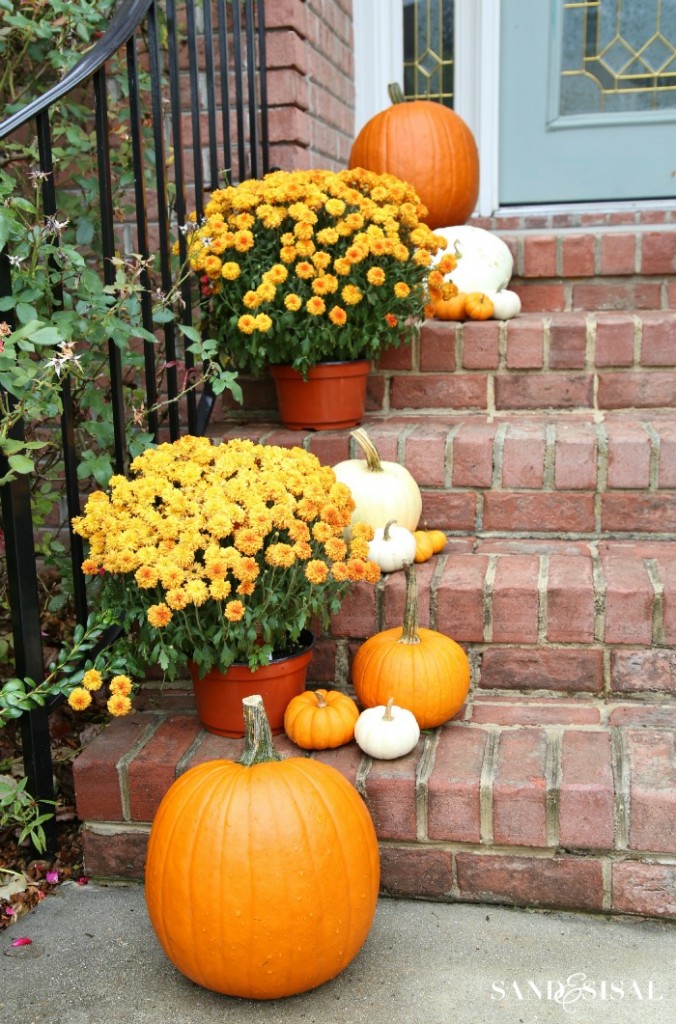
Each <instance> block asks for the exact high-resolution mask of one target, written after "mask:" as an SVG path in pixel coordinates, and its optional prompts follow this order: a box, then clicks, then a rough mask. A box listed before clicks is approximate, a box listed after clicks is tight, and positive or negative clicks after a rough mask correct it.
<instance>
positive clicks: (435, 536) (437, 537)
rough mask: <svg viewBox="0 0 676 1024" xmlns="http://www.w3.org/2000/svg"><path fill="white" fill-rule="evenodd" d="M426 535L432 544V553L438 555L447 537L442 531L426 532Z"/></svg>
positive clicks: (444, 545)
mask: <svg viewBox="0 0 676 1024" xmlns="http://www.w3.org/2000/svg"><path fill="white" fill-rule="evenodd" d="M427 535H428V537H429V538H430V540H431V542H432V551H433V552H434V554H435V555H438V554H439V552H440V551H443V550H444V548H445V547H446V541H447V540H448V537H447V536H446V534H445V533H444V531H443V530H428V531H427Z"/></svg>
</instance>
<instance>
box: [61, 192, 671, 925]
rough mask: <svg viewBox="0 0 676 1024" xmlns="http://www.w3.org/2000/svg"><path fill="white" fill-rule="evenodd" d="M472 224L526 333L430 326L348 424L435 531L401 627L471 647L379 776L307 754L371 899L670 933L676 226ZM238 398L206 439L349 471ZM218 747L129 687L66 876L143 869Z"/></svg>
mask: <svg viewBox="0 0 676 1024" xmlns="http://www.w3.org/2000/svg"><path fill="white" fill-rule="evenodd" d="M483 226H487V227H491V228H492V229H494V230H496V231H497V232H498V233H499V234H500V235H501V237H503V238H505V240H506V241H507V242H508V244H509V245H510V247H511V248H512V251H513V252H514V256H515V276H514V278H513V281H512V285H511V287H513V288H514V290H516V291H517V292H519V294H520V295H521V297H522V302H523V308H524V311H523V313H522V315H520V316H519V317H518V318H516V319H515V320H512V321H508V322H505V323H498V322H496V321H488V322H485V323H467V324H449V323H439V322H427V323H426V324H425V325H424V327H423V329H422V332H421V336H420V339H419V341H418V342H417V343H416V344H415V345H413V346H412V348H411V349H406V350H400V351H395V352H393V353H390V354H388V356H387V357H386V358H385V359H383V361H382V362H381V364H380V365H379V366H378V367H377V368H376V369H375V370H374V372H373V373H372V375H371V378H370V381H369V395H368V410H367V417H366V421H365V426H366V427H367V429H368V431H369V433H370V435H371V436H372V438H373V440H374V441H375V443H376V445H377V447H378V449H379V451H380V454H381V456H382V457H383V458H385V459H398V460H399V461H401V462H402V463H404V464H405V465H406V466H407V467H408V468H409V469H410V470H411V472H412V473H413V475H414V476H415V477H416V479H417V480H418V482H419V483H420V486H421V489H422V492H423V520H425V521H426V522H427V523H428V525H430V526H434V527H440V528H442V529H444V530H446V531H447V533H448V537H449V542H448V544H447V547H446V549H445V551H444V552H443V553H442V554H441V555H440V556H437V557H435V558H434V559H433V560H431V561H430V562H428V563H425V564H424V565H422V566H420V567H419V589H420V594H421V608H420V617H421V623H422V624H424V625H430V626H431V627H432V628H436V629H439V630H442V631H443V632H446V633H449V634H450V635H451V636H453V637H454V638H455V639H456V640H458V641H459V642H460V643H462V644H463V646H464V647H465V648H466V649H467V651H468V654H469V657H470V661H471V665H472V690H471V693H470V697H469V699H468V701H467V704H466V706H465V708H464V709H463V710H462V711H461V712H460V714H459V715H458V716H457V717H456V718H455V719H454V720H453V721H452V722H450V723H448V724H446V725H444V726H442V727H441V728H439V729H436V730H434V731H432V732H430V733H429V734H425V735H423V736H422V737H421V739H420V742H419V744H418V747H417V748H416V750H415V751H414V752H413V753H411V754H410V755H408V756H407V757H404V758H401V759H399V760H397V761H394V762H378V761H372V760H371V759H369V758H367V757H362V756H361V755H360V753H359V751H358V750H357V748H356V747H355V746H354V745H350V746H348V747H345V748H341V749H340V750H338V751H335V752H330V753H325V754H317V755H315V756H317V757H319V758H320V759H321V760H325V761H327V762H329V763H332V764H335V765H336V766H337V767H338V768H339V769H340V770H341V771H342V772H344V773H345V774H346V776H347V777H348V778H349V779H350V780H351V781H353V782H354V784H355V785H356V786H357V788H358V789H359V790H360V792H361V793H362V794H363V796H364V798H365V799H366V801H367V802H368V805H369V807H370V809H371V811H372V814H373V817H374V820H375V822H376V826H377V830H378V834H379V837H380V840H381V853H382V884H383V890H384V891H385V892H387V893H389V894H393V895H398V896H407V897H423V898H432V899H443V900H470V901H478V902H485V903H491V902H498V903H506V904H514V905H526V906H543V907H554V908H560V909H580V910H587V911H601V912H621V913H630V914H646V915H653V916H663V917H676V739H675V737H676V732H675V731H674V727H675V726H676V652H675V651H674V649H673V646H674V643H675V642H676V543H675V540H676V312H674V310H676V276H674V275H675V271H676V210H672V209H670V208H664V207H656V208H655V209H646V210H643V211H639V212H636V211H632V210H627V211H612V212H610V213H606V214H602V213H601V214H597V215H584V214H579V215H577V216H576V215H574V214H567V215H562V216H561V217H558V218H557V217H551V216H550V217H548V218H540V219H537V220H534V219H531V220H530V221H529V222H527V221H524V220H521V219H519V218H517V217H513V218H500V219H499V220H494V221H492V222H490V223H485V222H483ZM245 391H246V409H247V419H246V422H244V421H243V420H242V413H241V411H239V410H237V409H236V408H232V407H227V406H226V407H224V408H223V409H222V411H221V414H220V422H219V423H215V424H214V425H213V432H214V433H215V434H216V435H218V436H225V437H229V436H237V435H240V436H242V435H244V436H248V437H253V438H256V439H263V440H265V441H266V442H268V443H275V444H282V445H291V444H302V445H305V446H306V447H308V448H309V449H311V450H312V451H314V452H315V453H316V454H317V455H318V456H319V457H320V458H321V459H322V461H324V462H327V463H329V464H333V463H335V462H337V461H339V460H341V459H344V458H346V457H348V455H349V454H354V455H357V451H356V449H355V448H354V446H353V445H351V442H350V437H349V432H347V431H344V432H335V433H317V434H313V433H311V432H308V433H302V432H301V433H297V432H290V431H287V430H285V429H283V428H282V427H280V426H279V423H278V422H276V414H275V402H274V395H273V393H272V390H271V387H270V384H269V382H268V381H246V382H245ZM403 584H404V581H403V574H401V573H395V574H393V575H391V576H389V577H387V578H386V579H384V580H383V581H382V583H381V584H379V585H378V587H377V588H375V590H374V589H373V588H369V587H367V586H357V587H355V588H354V589H353V591H352V592H351V593H350V595H349V597H348V599H347V600H346V601H345V604H344V606H343V609H342V611H341V613H340V614H339V615H338V616H336V618H335V620H334V622H333V625H332V629H331V633H330V635H328V636H323V637H321V638H320V639H319V640H318V643H317V646H316V652H315V655H314V658H313V662H312V664H311V667H310V672H311V676H310V678H311V683H312V684H322V685H330V686H335V687H338V688H342V689H345V690H347V691H348V692H349V691H350V675H349V666H350V663H351V658H352V657H353V655H354V652H355V651H356V649H357V647H358V646H359V644H360V643H361V642H362V641H363V640H364V639H365V638H366V637H367V636H369V635H370V634H371V633H372V632H374V631H376V630H378V629H383V628H387V627H389V626H394V625H397V624H398V623H400V622H401V617H402V611H403V598H404V586H403ZM278 745H279V748H280V750H281V751H282V752H283V753H297V751H296V750H295V748H293V746H292V744H291V743H290V742H289V741H288V740H287V739H286V738H285V737H280V738H279V743H278ZM240 749H241V741H238V740H226V739H220V738H218V737H214V736H210V735H208V734H206V733H204V732H202V731H200V729H199V726H198V724H197V721H196V719H195V715H194V711H193V708H192V699H191V697H190V695H189V694H187V693H185V692H184V691H183V690H181V689H178V688H177V689H172V690H170V691H167V690H165V691H164V693H163V694H162V697H161V700H160V699H159V697H158V695H157V694H156V692H155V691H153V689H152V687H149V688H148V690H147V691H146V693H145V695H144V698H143V704H142V708H141V710H139V712H137V713H136V714H135V715H134V716H133V717H131V718H129V719H126V720H121V721H117V722H114V723H112V724H111V725H110V726H108V727H106V729H105V730H104V731H103V732H102V733H101V734H100V735H99V736H98V737H97V739H96V740H95V741H94V742H93V743H92V744H90V746H89V747H88V748H87V749H86V750H85V751H84V753H83V754H82V755H81V756H80V757H79V758H78V760H77V761H76V763H75V776H76V791H77V805H78V813H79V815H80V817H81V819H82V821H83V823H84V824H83V835H84V842H85V850H86V863H87V870H88V871H89V872H90V873H92V874H94V875H98V876H107V877H111V876H114V877H141V876H142V874H143V863H144V855H145V846H146V842H147V836H148V831H149V828H150V822H151V820H152V817H153V814H154V811H155V809H156V807H157V805H158V803H159V800H160V799H161V797H162V795H163V793H164V792H165V791H166V789H167V787H168V786H169V785H170V783H171V781H172V780H173V779H174V778H175V777H176V774H177V773H180V772H182V771H184V770H185V769H186V768H188V767H190V766H191V765H192V764H195V763H198V762H200V761H203V760H205V759H207V758H211V757H233V756H237V754H238V751H239V750H240Z"/></svg>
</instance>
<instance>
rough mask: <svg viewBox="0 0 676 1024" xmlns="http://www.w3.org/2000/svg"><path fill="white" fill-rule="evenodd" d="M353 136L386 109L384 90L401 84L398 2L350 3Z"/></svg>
mask: <svg viewBox="0 0 676 1024" xmlns="http://www.w3.org/2000/svg"><path fill="white" fill-rule="evenodd" d="M352 7H353V25H354V87H355V110H354V134H355V136H356V135H357V134H358V132H359V131H360V129H361V128H363V126H364V125H365V124H366V122H367V121H369V120H370V119H371V118H372V117H374V115H375V114H377V113H378V112H379V111H381V110H385V108H386V107H389V105H390V98H389V95H388V92H387V87H388V85H389V84H390V82H398V83H399V85H401V84H402V83H403V80H404V19H403V17H402V8H401V0H353V2H352Z"/></svg>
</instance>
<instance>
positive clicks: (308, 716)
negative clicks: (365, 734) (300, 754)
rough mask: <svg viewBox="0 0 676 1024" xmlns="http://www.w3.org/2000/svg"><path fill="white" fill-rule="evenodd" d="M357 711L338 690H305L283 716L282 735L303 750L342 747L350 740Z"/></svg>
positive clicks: (357, 715) (294, 698) (291, 702)
mask: <svg viewBox="0 0 676 1024" xmlns="http://www.w3.org/2000/svg"><path fill="white" fill-rule="evenodd" d="M358 718H359V708H358V707H357V705H356V704H355V702H354V701H353V700H352V698H351V697H348V695H347V694H346V693H341V692H340V691H339V690H322V689H319V690H306V691H305V692H304V693H299V694H298V696H297V697H293V698H292V700H291V701H289V704H288V705H287V708H286V711H285V712H284V731H285V732H286V735H287V736H288V737H289V739H290V740H292V741H293V742H294V743H295V744H296V746H297V747H302V749H303V750H328V749H331V748H333V747H342V746H343V744H344V743H349V742H350V740H351V739H352V738H353V736H354V726H355V722H356V721H357V719H358Z"/></svg>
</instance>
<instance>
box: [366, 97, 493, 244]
mask: <svg viewBox="0 0 676 1024" xmlns="http://www.w3.org/2000/svg"><path fill="white" fill-rule="evenodd" d="M388 91H389V94H390V99H391V100H392V106H391V107H388V108H387V109H386V110H381V111H380V112H379V113H378V114H376V115H375V117H372V118H371V120H370V121H367V122H366V124H365V125H364V127H363V128H362V129H361V131H360V132H359V134H358V135H357V138H356V139H355V140H354V142H353V144H352V150H351V152H350V163H349V166H350V168H353V167H364V168H365V169H366V170H367V171H375V172H376V173H377V174H394V175H395V176H396V177H397V178H401V179H402V180H403V181H407V182H408V183H409V184H410V185H413V187H414V189H415V190H416V192H417V193H418V195H419V197H420V201H421V202H422V203H424V205H425V206H426V207H427V210H428V215H427V217H423V218H422V219H423V220H424V222H425V223H426V224H427V225H428V226H429V227H430V228H432V230H434V229H435V228H440V227H446V226H448V225H451V224H453V225H455V224H464V223H465V221H466V220H467V218H468V217H470V216H471V214H472V212H473V210H474V207H475V205H476V201H477V197H478V195H479V153H478V150H477V146H476V142H475V140H474V136H473V135H472V132H471V131H470V129H469V127H468V126H467V125H466V124H465V122H464V121H463V120H462V118H461V117H459V115H458V114H456V113H455V111H454V110H451V108H450V107H446V106H444V104H443V103H436V102H434V101H433V100H408V101H405V100H404V95H403V93H402V91H401V88H400V87H399V86H398V85H390V87H389V90H388Z"/></svg>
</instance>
